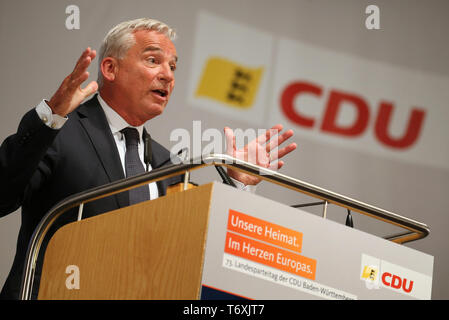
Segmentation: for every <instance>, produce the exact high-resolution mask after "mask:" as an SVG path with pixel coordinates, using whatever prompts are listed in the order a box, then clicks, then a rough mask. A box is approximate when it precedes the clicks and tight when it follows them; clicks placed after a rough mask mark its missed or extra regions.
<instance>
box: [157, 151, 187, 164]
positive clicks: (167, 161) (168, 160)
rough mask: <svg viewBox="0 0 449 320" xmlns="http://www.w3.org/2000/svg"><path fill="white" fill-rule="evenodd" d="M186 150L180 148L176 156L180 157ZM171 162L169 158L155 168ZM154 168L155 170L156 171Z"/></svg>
mask: <svg viewBox="0 0 449 320" xmlns="http://www.w3.org/2000/svg"><path fill="white" fill-rule="evenodd" d="M186 150H188V149H187V148H182V149H180V150H179V151H178V152H177V153H176V156H178V157H179V156H180V155H181V154H183V153H184V151H186ZM170 161H171V157H169V158H168V159H167V160H165V161H164V162H162V163H161V164H160V165H158V166H157V168H160V167H163V166H164V165H166V164H167V163H169V162H170ZM157 168H155V169H157Z"/></svg>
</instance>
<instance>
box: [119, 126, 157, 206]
mask: <svg viewBox="0 0 449 320" xmlns="http://www.w3.org/2000/svg"><path fill="white" fill-rule="evenodd" d="M121 132H122V133H123V134H124V135H125V139H126V153H125V168H126V177H132V176H135V175H138V174H141V173H144V172H145V169H144V167H143V164H142V161H140V158H139V151H138V144H139V132H138V131H137V129H135V128H130V127H128V128H125V129H123V130H121ZM146 200H150V191H149V189H148V185H143V186H141V187H138V188H134V189H131V190H129V204H130V205H132V204H136V203H139V202H142V201H146Z"/></svg>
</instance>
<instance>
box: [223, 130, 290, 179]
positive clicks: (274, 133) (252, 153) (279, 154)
mask: <svg viewBox="0 0 449 320" xmlns="http://www.w3.org/2000/svg"><path fill="white" fill-rule="evenodd" d="M282 129H283V126H282V125H281V124H277V125H275V126H273V127H271V129H269V130H267V131H265V133H264V134H261V135H260V136H259V137H257V138H256V139H254V140H253V141H251V142H250V143H248V144H247V145H245V146H244V147H243V148H242V149H239V150H237V148H236V142H235V140H236V139H235V136H234V132H233V131H232V129H231V128H229V127H225V128H224V133H225V136H226V153H227V154H228V155H230V156H232V157H234V158H237V159H239V160H243V161H247V162H250V163H253V164H256V165H258V166H261V167H264V168H268V169H271V170H277V169H280V168H281V167H282V166H283V165H284V161H282V160H280V159H281V158H283V157H284V156H286V155H287V154H289V153H290V152H292V151H293V150H295V149H296V147H297V145H296V143H290V144H288V145H287V146H285V147H283V148H280V145H281V144H282V143H284V142H285V141H288V140H289V139H290V138H291V137H292V136H293V130H287V131H285V132H283V133H282V134H281V131H282ZM228 174H229V176H230V177H232V178H233V179H235V180H238V181H240V182H242V183H243V184H245V185H255V184H258V183H259V182H260V181H261V179H260V178H259V177H256V176H253V175H250V174H247V173H244V172H240V171H237V170H232V169H230V168H228Z"/></svg>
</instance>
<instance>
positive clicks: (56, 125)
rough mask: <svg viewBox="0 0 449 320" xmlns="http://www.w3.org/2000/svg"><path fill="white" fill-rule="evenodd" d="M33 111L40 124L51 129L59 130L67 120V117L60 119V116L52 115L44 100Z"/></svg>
mask: <svg viewBox="0 0 449 320" xmlns="http://www.w3.org/2000/svg"><path fill="white" fill-rule="evenodd" d="M35 110H36V112H37V114H38V116H39V118H40V119H41V120H42V122H43V123H45V125H47V126H48V127H49V128H52V129H61V128H62V126H63V125H64V123H65V122H66V121H67V120H68V118H67V117H61V116H60V115H57V114H54V113H53V112H52V110H51V108H50V107H49V106H48V104H47V101H46V100H42V101H41V102H40V103H39V104H38V105H37V106H36V109H35Z"/></svg>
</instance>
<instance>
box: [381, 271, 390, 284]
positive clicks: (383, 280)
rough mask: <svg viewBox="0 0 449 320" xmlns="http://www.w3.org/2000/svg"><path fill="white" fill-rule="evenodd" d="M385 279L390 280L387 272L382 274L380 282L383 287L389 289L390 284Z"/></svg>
mask: <svg viewBox="0 0 449 320" xmlns="http://www.w3.org/2000/svg"><path fill="white" fill-rule="evenodd" d="M387 277H390V278H391V273H389V272H385V273H383V274H382V282H383V283H384V285H386V286H388V287H389V286H390V285H391V284H390V283H388V282H387V280H386V278H387Z"/></svg>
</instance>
